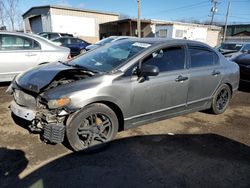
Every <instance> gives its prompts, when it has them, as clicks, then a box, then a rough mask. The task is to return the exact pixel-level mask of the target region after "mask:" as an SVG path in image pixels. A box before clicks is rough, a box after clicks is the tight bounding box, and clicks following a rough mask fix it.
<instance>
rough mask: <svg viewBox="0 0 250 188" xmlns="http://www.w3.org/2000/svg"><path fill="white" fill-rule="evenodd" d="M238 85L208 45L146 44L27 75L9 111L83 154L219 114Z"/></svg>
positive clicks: (128, 44) (136, 42) (124, 44)
mask: <svg viewBox="0 0 250 188" xmlns="http://www.w3.org/2000/svg"><path fill="white" fill-rule="evenodd" d="M44 75H46V76H44ZM204 83H205V85H204ZM238 85H239V66H238V65H237V64H236V63H234V62H231V61H228V60H226V59H225V58H224V57H223V56H222V55H221V54H220V53H219V52H217V51H215V50H214V49H212V48H211V47H209V46H208V45H206V44H203V43H200V42H194V41H188V40H167V39H156V38H144V39H128V40H122V41H118V42H115V43H111V44H108V45H105V46H102V47H100V48H98V49H96V50H91V51H89V52H88V53H86V54H85V55H83V56H78V57H77V58H73V59H72V60H70V61H68V62H66V63H53V64H48V65H43V66H39V67H37V68H35V69H31V70H29V71H27V72H25V73H23V74H21V75H19V76H18V77H16V79H15V80H14V81H13V82H12V84H11V86H10V87H9V89H8V91H9V92H13V96H14V101H13V102H12V103H11V107H10V108H11V111H12V112H13V113H14V114H15V115H16V116H18V117H20V118H23V119H26V120H28V121H29V122H30V129H31V130H33V131H39V132H40V134H41V136H42V138H43V139H44V140H47V141H49V142H52V143H61V142H62V141H63V140H64V139H65V138H64V135H66V139H68V141H69V143H70V145H71V147H72V148H73V149H74V150H82V149H86V148H88V147H91V146H94V145H97V144H101V143H106V142H108V141H110V140H112V139H113V138H114V137H115V135H116V133H117V132H118V130H119V131H122V130H125V129H129V128H132V127H136V126H138V125H142V124H146V123H149V122H152V121H157V120H160V119H166V118H170V117H174V116H177V115H181V114H187V113H190V112H195V111H200V110H205V109H211V111H212V112H213V113H215V114H220V113H223V112H224V111H225V110H226V108H227V106H228V103H229V101H230V100H231V97H232V95H233V94H234V93H235V91H236V90H237V88H238ZM14 117H15V116H14Z"/></svg>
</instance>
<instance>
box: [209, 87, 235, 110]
mask: <svg viewBox="0 0 250 188" xmlns="http://www.w3.org/2000/svg"><path fill="white" fill-rule="evenodd" d="M231 95H232V94H231V90H230V88H229V86H228V85H226V84H223V85H221V86H220V87H219V89H218V90H217V91H216V93H215V95H214V98H213V101H212V107H211V111H212V112H213V113H214V114H221V113H223V112H225V110H226V108H227V106H228V104H229V102H230V100H231Z"/></svg>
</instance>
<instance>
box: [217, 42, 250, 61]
mask: <svg viewBox="0 0 250 188" xmlns="http://www.w3.org/2000/svg"><path fill="white" fill-rule="evenodd" d="M216 48H217V50H219V52H221V53H222V54H223V55H224V56H225V58H227V59H230V60H231V59H233V58H235V57H237V56H238V55H240V54H243V53H247V52H248V51H249V50H250V43H247V42H223V43H221V44H220V45H219V46H217V47H216Z"/></svg>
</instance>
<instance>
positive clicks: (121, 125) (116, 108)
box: [88, 100, 124, 132]
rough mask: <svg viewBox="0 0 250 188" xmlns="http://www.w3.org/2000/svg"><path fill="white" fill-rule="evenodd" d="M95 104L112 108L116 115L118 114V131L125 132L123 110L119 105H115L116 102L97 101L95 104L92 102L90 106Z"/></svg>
mask: <svg viewBox="0 0 250 188" xmlns="http://www.w3.org/2000/svg"><path fill="white" fill-rule="evenodd" d="M94 103H101V104H105V105H107V106H108V107H109V108H111V109H112V110H113V111H114V113H115V114H116V116H117V119H118V122H119V128H118V131H119V132H120V131H123V130H124V116H123V112H122V110H121V108H120V107H119V106H118V105H117V104H115V103H114V102H111V101H106V100H100V101H95V102H92V103H90V104H94ZM90 104H88V105H90Z"/></svg>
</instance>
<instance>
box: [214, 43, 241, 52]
mask: <svg viewBox="0 0 250 188" xmlns="http://www.w3.org/2000/svg"><path fill="white" fill-rule="evenodd" d="M242 46H243V44H237V43H222V44H221V45H220V47H219V48H218V49H221V50H235V51H239V50H240V49H241V48H242Z"/></svg>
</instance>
